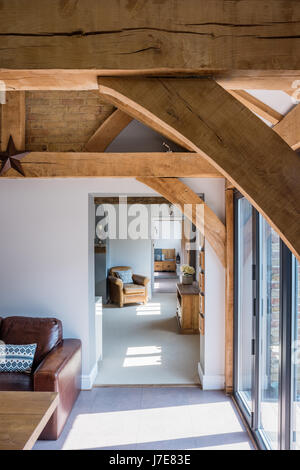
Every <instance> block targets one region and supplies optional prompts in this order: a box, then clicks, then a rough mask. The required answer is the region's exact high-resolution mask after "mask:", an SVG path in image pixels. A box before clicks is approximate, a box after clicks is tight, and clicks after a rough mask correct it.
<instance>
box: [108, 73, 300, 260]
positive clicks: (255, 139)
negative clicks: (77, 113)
mask: <svg viewBox="0 0 300 470" xmlns="http://www.w3.org/2000/svg"><path fill="white" fill-rule="evenodd" d="M99 90H100V94H101V95H102V96H103V98H105V99H106V100H107V101H109V102H111V103H113V104H114V105H116V106H118V107H119V108H121V109H123V111H125V112H128V113H129V114H130V115H131V116H133V117H136V118H137V119H139V120H141V121H142V122H144V123H146V124H148V125H150V126H151V123H154V124H153V127H154V126H155V129H157V130H159V132H161V133H163V134H165V135H167V136H168V137H169V138H172V136H173V137H174V136H176V138H181V139H183V140H184V141H185V142H186V143H188V144H189V145H190V146H191V148H193V149H194V151H197V152H200V153H201V152H202V154H203V156H205V158H206V159H207V160H208V161H209V162H210V163H211V164H212V165H213V166H215V168H217V169H218V170H219V171H220V172H221V173H222V174H223V175H224V177H226V178H228V179H229V180H230V182H231V183H232V184H233V185H234V186H235V187H236V188H238V189H239V191H241V193H243V194H244V195H245V196H246V197H247V198H248V200H249V201H250V202H251V203H252V204H253V205H254V206H255V207H256V209H257V210H258V211H259V212H260V213H261V214H262V215H264V216H265V217H266V219H267V220H268V222H269V223H270V224H271V226H272V227H273V228H274V229H275V230H276V231H277V232H278V234H279V235H280V236H281V238H282V239H283V240H284V242H285V243H286V244H287V246H288V247H289V248H290V249H291V250H292V251H293V253H294V254H295V255H296V256H297V257H298V258H299V259H300V223H299V207H300V184H299V174H300V159H299V156H298V155H297V154H296V153H295V152H293V150H291V149H290V148H289V146H288V145H287V144H286V143H285V142H284V141H283V140H282V139H281V138H280V137H279V136H278V135H277V134H276V133H275V132H274V131H273V130H272V129H270V128H269V127H268V126H266V125H265V124H264V123H263V122H262V121H261V120H260V119H259V118H258V117H256V116H255V115H254V114H253V113H252V112H250V111H249V110H248V109H246V108H245V107H244V106H243V105H242V104H241V103H239V102H238V101H237V100H236V99H234V98H233V97H232V96H231V95H230V94H229V93H227V92H226V91H225V90H224V89H223V88H222V87H220V86H219V85H218V84H217V83H215V82H214V81H213V80H209V79H175V78H165V79H151V78H149V79H138V78H137V79H129V78H128V79H121V78H101V79H99ZM283 162H284V164H283ZM282 194H284V197H280V195H282Z"/></svg>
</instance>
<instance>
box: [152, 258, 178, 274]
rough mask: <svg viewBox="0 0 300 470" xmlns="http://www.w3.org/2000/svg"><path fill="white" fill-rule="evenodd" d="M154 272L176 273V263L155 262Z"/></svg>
mask: <svg viewBox="0 0 300 470" xmlns="http://www.w3.org/2000/svg"><path fill="white" fill-rule="evenodd" d="M154 271H156V272H161V271H171V272H175V271H176V261H173V260H171V261H168V260H167V261H154Z"/></svg>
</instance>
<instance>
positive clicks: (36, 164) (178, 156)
mask: <svg viewBox="0 0 300 470" xmlns="http://www.w3.org/2000/svg"><path fill="white" fill-rule="evenodd" d="M21 165H22V167H23V169H24V172H25V175H26V177H27V178H77V177H81V178H84V177H101V178H105V177H108V178H110V177H111V178H112V177H116V178H125V177H126V178H135V177H137V176H165V177H166V176H174V177H179V176H181V177H185V178H193V177H197V178H222V175H221V173H220V172H219V171H218V170H216V169H215V168H214V167H213V166H212V165H210V164H209V163H208V162H207V161H206V159H205V158H203V157H202V156H200V155H197V154H195V153H175V152H162V153H96V152H94V153H90V152H81V153H76V152H30V153H28V154H27V155H26V156H25V157H24V158H22V160H21ZM1 177H2V178H19V177H21V178H23V176H21V175H20V174H19V173H17V172H15V171H14V170H13V169H10V170H9V171H8V172H7V173H4V174H3V175H2V176H1Z"/></svg>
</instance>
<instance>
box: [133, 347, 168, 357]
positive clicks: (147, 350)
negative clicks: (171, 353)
mask: <svg viewBox="0 0 300 470" xmlns="http://www.w3.org/2000/svg"><path fill="white" fill-rule="evenodd" d="M160 353H161V347H160V346H137V347H129V348H127V351H126V356H138V355H139V354H141V355H142V354H160Z"/></svg>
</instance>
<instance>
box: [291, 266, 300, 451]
mask: <svg viewBox="0 0 300 470" xmlns="http://www.w3.org/2000/svg"><path fill="white" fill-rule="evenodd" d="M292 266H293V267H292V269H293V276H292V283H293V289H292V292H293V304H292V312H293V327H292V347H291V351H292V358H291V362H292V387H291V394H292V400H291V447H292V449H294V450H300V263H298V262H297V261H296V259H295V258H293V264H292Z"/></svg>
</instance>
